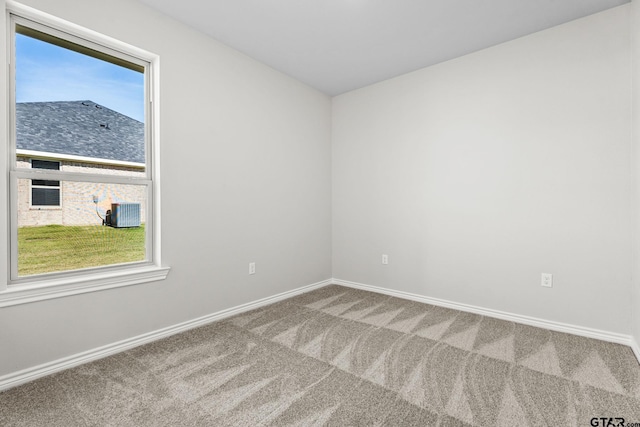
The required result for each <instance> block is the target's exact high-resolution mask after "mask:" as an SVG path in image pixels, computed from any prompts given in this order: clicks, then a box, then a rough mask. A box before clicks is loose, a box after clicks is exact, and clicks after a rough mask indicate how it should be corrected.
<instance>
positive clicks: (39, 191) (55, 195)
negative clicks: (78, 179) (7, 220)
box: [31, 159, 60, 208]
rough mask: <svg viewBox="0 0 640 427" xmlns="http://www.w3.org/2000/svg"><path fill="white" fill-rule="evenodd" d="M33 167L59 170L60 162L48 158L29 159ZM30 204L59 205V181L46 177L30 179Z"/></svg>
mask: <svg viewBox="0 0 640 427" xmlns="http://www.w3.org/2000/svg"><path fill="white" fill-rule="evenodd" d="M31 167H32V168H34V169H48V170H60V162H52V161H49V160H37V159H33V160H31ZM31 206H32V207H35V208H38V207H59V206H60V181H49V180H46V179H32V180H31Z"/></svg>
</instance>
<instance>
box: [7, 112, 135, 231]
mask: <svg viewBox="0 0 640 427" xmlns="http://www.w3.org/2000/svg"><path fill="white" fill-rule="evenodd" d="M16 157H17V167H18V168H40V169H50V170H51V169H53V170H63V171H69V172H77V173H82V172H88V171H91V172H92V173H104V174H105V175H130V176H144V174H145V138H144V124H143V123H141V122H139V121H137V120H135V119H132V118H130V117H127V116H125V115H123V114H120V113H118V112H116V111H113V110H110V109H108V108H106V107H103V106H101V105H98V104H96V103H95V102H91V101H58V102H24V103H17V104H16ZM145 191H146V189H145V188H143V187H142V186H136V185H122V184H108V183H92V182H77V181H49V180H35V179H34V180H30V179H21V180H19V181H18V225H19V226H21V227H23V226H36V225H49V224H61V225H96V224H101V220H100V218H99V217H98V215H97V214H96V209H97V210H98V213H99V215H101V216H102V217H103V218H104V215H105V212H106V210H107V209H110V208H111V203H122V202H127V203H140V204H141V206H140V208H141V212H140V215H141V218H142V221H143V222H144V218H145V210H146V209H145V202H146V194H145Z"/></svg>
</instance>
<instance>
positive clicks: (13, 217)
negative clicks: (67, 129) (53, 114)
mask: <svg viewBox="0 0 640 427" xmlns="http://www.w3.org/2000/svg"><path fill="white" fill-rule="evenodd" d="M6 13H7V18H6V26H7V42H8V46H7V50H6V61H7V63H8V64H9V67H8V68H9V69H10V72H9V73H8V75H7V78H8V79H9V84H8V87H9V88H10V89H9V94H8V96H7V99H8V104H7V111H8V113H9V114H8V116H9V117H8V119H7V124H8V126H7V129H8V134H7V138H8V139H7V140H8V141H10V143H9V144H7V145H8V146H9V147H8V150H7V153H6V154H7V156H8V158H7V161H6V162H4V163H5V166H6V168H7V169H6V171H7V174H8V177H9V185H8V188H9V190H8V193H4V192H3V191H0V194H3V195H4V198H5V200H6V201H8V203H7V205H8V206H9V209H8V212H7V215H8V220H7V224H8V227H7V235H8V239H6V241H8V243H9V245H8V248H6V251H7V257H6V258H5V259H3V260H0V271H2V270H3V268H2V267H3V266H4V267H7V268H5V269H4V270H5V271H6V272H7V275H6V277H5V278H2V277H0V307H5V306H11V305H17V304H25V303H31V302H35V301H41V300H45V299H52V298H60V297H65V296H69V295H75V294H80V293H86V292H93V291H101V290H104V289H109V288H115V287H122V286H130V285H135V284H139V283H146V282H151V281H157V280H163V279H165V278H166V276H167V274H168V273H169V267H166V266H162V263H161V258H160V253H161V251H160V174H159V171H160V154H159V125H158V120H157V118H158V117H159V105H158V92H159V84H158V81H159V79H158V74H159V57H158V56H157V55H155V54H152V53H150V52H147V51H145V50H142V49H139V48H137V47H134V46H131V45H129V44H126V43H123V42H121V41H118V40H116V39H113V38H111V37H108V36H105V35H103V34H100V33H97V32H95V31H92V30H89V29H86V28H83V27H80V26H78V25H76V24H73V23H70V22H68V21H65V20H62V19H60V18H57V17H55V16H52V15H49V14H46V13H44V12H41V11H38V10H36V9H33V8H31V7H28V6H24V5H22V4H20V3H16V2H14V1H12V0H7V1H6ZM16 22H19V23H20V24H21V25H25V24H26V25H27V26H29V27H32V28H36V29H39V30H41V31H42V30H44V32H46V33H49V34H54V35H57V36H63V37H62V38H64V39H67V40H69V41H71V42H73V43H77V44H81V45H85V46H88V47H90V48H91V49H93V50H97V51H101V52H104V53H108V54H109V55H112V56H116V57H120V58H122V59H124V60H126V61H128V62H133V63H135V64H139V65H142V66H144V67H145V84H146V88H145V138H146V146H145V156H146V162H145V163H146V176H145V177H143V178H138V177H126V178H123V177H121V176H115V175H103V174H100V175H94V174H90V173H76V172H66V171H63V170H60V171H52V170H44V169H43V170H39V169H31V168H29V169H24V168H17V161H16V160H17V157H16V143H15V83H14V82H15V78H14V76H15V23H16ZM7 174H5V176H6V175H7ZM18 179H44V180H54V181H60V182H61V186H62V182H63V181H80V182H100V183H114V184H118V183H127V184H139V185H145V186H146V188H147V215H146V221H147V222H146V244H147V247H146V254H147V259H146V260H145V261H144V262H139V263H130V264H120V265H110V266H105V267H95V268H87V269H82V270H72V271H66V272H60V273H47V274H41V275H32V276H22V277H19V276H18V274H17V218H18V216H17V215H18V214H17V204H18V200H17V188H18V187H17V184H18ZM123 180H124V182H123ZM1 216H2V215H0V217H1ZM2 234H3V233H2ZM0 241H1V240H0ZM2 252H4V250H0V253H2Z"/></svg>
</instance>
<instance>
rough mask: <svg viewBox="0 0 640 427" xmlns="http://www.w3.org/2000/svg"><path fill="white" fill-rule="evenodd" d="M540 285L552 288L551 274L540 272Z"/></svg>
mask: <svg viewBox="0 0 640 427" xmlns="http://www.w3.org/2000/svg"><path fill="white" fill-rule="evenodd" d="M540 286H544V287H545V288H553V274H550V273H542V276H541V279H540Z"/></svg>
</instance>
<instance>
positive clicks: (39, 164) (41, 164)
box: [31, 159, 60, 171]
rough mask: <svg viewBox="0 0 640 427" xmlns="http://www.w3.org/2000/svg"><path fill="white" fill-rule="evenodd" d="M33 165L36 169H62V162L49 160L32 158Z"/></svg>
mask: <svg viewBox="0 0 640 427" xmlns="http://www.w3.org/2000/svg"><path fill="white" fill-rule="evenodd" d="M31 167H32V168H34V169H49V170H56V171H57V170H60V162H52V161H49V160H38V159H33V160H31Z"/></svg>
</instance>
